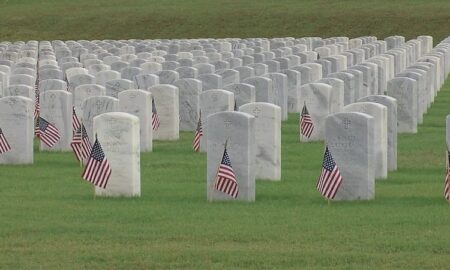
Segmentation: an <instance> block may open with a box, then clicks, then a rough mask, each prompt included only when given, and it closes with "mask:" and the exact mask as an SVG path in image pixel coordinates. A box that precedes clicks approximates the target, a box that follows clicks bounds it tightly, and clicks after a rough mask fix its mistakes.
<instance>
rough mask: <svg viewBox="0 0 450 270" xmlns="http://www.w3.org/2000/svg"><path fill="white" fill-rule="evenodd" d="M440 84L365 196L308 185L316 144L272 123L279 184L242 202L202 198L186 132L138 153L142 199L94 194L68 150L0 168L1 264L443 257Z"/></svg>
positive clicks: (200, 165) (422, 264) (289, 126)
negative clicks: (331, 196)
mask: <svg viewBox="0 0 450 270" xmlns="http://www.w3.org/2000/svg"><path fill="white" fill-rule="evenodd" d="M449 103H450V83H449V82H447V83H446V84H445V86H444V87H443V89H442V90H441V91H440V92H439V94H438V97H437V98H436V100H435V102H434V104H433V105H432V107H431V109H430V110H429V111H428V113H427V114H426V115H425V118H424V124H423V125H420V126H419V133H418V134H408V135H406V134H401V135H399V140H398V142H399V145H398V162H399V163H398V167H399V169H398V171H396V172H390V173H389V177H388V179H386V180H379V181H377V183H376V195H375V199H374V200H372V201H364V202H332V203H331V204H330V205H329V204H328V203H327V202H326V201H325V200H324V199H323V198H322V197H321V196H320V194H319V193H318V192H317V191H316V190H315V183H316V179H317V177H318V176H319V173H320V168H321V162H322V155H323V147H324V146H323V143H299V142H298V137H297V135H298V130H297V128H298V115H296V114H290V115H289V121H288V122H284V123H283V126H282V181H281V182H269V181H260V180H258V181H257V187H256V197H257V200H256V202H254V203H244V202H214V203H209V202H207V201H206V179H205V177H206V155H205V154H197V153H194V152H193V151H192V149H191V143H192V137H193V133H186V132H184V133H181V139H180V140H179V141H174V142H155V144H154V152H153V153H143V154H142V155H141V169H142V171H141V173H142V177H141V183H142V190H141V191H142V196H141V198H135V199H129V198H128V199H117V198H95V199H94V197H93V190H92V186H91V185H90V184H89V183H88V182H86V181H83V180H81V178H80V174H81V169H80V167H79V165H78V164H77V163H76V162H75V159H74V156H73V154H72V153H39V152H37V151H38V149H37V147H36V146H37V145H36V146H35V151H36V154H35V164H34V165H33V166H2V168H1V170H2V174H1V176H2V177H1V180H2V181H1V188H0V205H1V206H2V207H1V208H0V217H1V218H0V239H1V241H0V251H1V252H0V268H1V269H37V268H40V269H71V268H73V269H80V268H86V269H104V268H106V269H119V268H120V269H127V268H128V269H147V268H149V269H155V268H191V269H232V268H247V269H298V268H308V269H384V268H395V269H425V268H427V269H437V268H441V269H442V268H446V267H447V265H448V260H449V259H448V254H449V253H450V246H449V244H448V243H449V242H450V233H448V224H449V223H450V215H449V214H448V213H449V211H450V206H449V205H448V204H447V203H446V202H445V200H444V199H443V195H442V193H443V180H444V168H445V116H446V115H447V114H449V113H450V107H449V106H448V104H449Z"/></svg>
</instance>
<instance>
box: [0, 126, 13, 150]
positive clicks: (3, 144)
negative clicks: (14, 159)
mask: <svg viewBox="0 0 450 270" xmlns="http://www.w3.org/2000/svg"><path fill="white" fill-rule="evenodd" d="M10 150H11V146H10V145H9V143H8V141H7V140H6V138H5V134H3V131H2V129H1V128H0V154H3V153H5V152H8V151H10Z"/></svg>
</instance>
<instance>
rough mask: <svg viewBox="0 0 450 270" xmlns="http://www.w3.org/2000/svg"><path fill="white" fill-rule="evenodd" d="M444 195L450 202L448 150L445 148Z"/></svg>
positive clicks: (449, 155) (449, 153)
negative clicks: (445, 172)
mask: <svg viewBox="0 0 450 270" xmlns="http://www.w3.org/2000/svg"><path fill="white" fill-rule="evenodd" d="M444 197H445V199H446V200H447V201H449V202H450V151H448V150H447V174H446V175H445V184H444Z"/></svg>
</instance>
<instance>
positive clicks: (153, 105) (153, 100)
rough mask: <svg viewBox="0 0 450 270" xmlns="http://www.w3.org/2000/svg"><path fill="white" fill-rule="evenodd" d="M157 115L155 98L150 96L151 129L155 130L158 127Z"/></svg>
mask: <svg viewBox="0 0 450 270" xmlns="http://www.w3.org/2000/svg"><path fill="white" fill-rule="evenodd" d="M159 124H160V122H159V117H158V112H157V111H156V105H155V99H154V98H152V127H153V130H157V129H158V128H159Z"/></svg>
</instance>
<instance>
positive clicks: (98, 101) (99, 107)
mask: <svg viewBox="0 0 450 270" xmlns="http://www.w3.org/2000/svg"><path fill="white" fill-rule="evenodd" d="M95 106H96V107H97V111H100V109H101V108H102V106H103V101H101V100H97V101H96V102H95Z"/></svg>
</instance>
